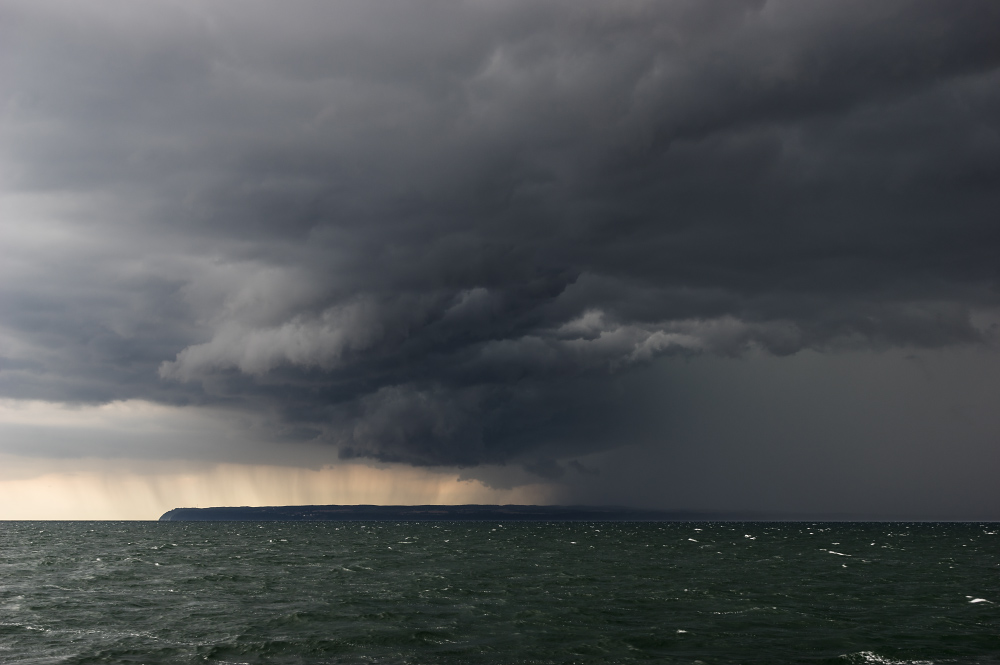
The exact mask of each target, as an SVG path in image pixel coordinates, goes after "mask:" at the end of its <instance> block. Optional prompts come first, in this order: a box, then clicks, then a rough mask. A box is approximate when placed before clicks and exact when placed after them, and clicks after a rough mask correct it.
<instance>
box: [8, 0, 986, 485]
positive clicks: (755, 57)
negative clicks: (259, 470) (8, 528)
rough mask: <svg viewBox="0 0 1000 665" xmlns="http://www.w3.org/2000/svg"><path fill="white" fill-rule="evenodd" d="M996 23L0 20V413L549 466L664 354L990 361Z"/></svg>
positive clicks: (413, 7) (352, 10)
mask: <svg viewBox="0 0 1000 665" xmlns="http://www.w3.org/2000/svg"><path fill="white" fill-rule="evenodd" d="M998 34H1000V4H997V3H996V2H992V1H981V2H975V1H969V2H962V3H953V2H937V1H935V2H923V1H916V0H915V1H900V0H886V1H884V2H878V3H871V2H862V1H852V0H847V1H845V0H838V1H836V2H833V1H831V2H810V3H801V2H794V1H791V0H787V1H781V0H779V1H767V2H763V1H761V2H749V1H747V2H733V3H704V2H696V1H693V0H692V1H679V0H675V1H670V2H643V1H638V0H636V1H629V0H625V1H622V2H588V1H582V2H581V1H579V0H573V1H559V2H518V1H511V2H484V1H479V2H475V1H470V2H435V1H425V2H337V3H318V2H301V3H298V2H293V3H282V4H281V5H277V4H273V3H259V2H244V1H241V2H235V1H233V2H227V1H220V2H211V3H201V2H163V3H156V4H142V5H139V4H136V3H131V2H114V1H110V0H108V1H102V2H97V3H86V4H80V3H75V2H74V3H71V2H44V3H38V2H18V1H14V0H3V1H2V2H0V91H2V92H0V94H2V104H3V106H2V109H3V110H2V116H0V146H2V154H0V183H2V195H0V227H2V238H3V241H2V243H3V246H2V248H0V256H2V257H3V259H2V264H0V275H2V281H0V395H2V396H5V397H11V398H20V399H35V400H49V401H59V402H80V403H105V402H110V401H113V400H123V399H143V400H149V401H153V402H160V403H164V404H170V405H210V406H213V407H217V408H228V409H234V410H236V411H247V412H252V413H254V414H267V415H268V416H269V417H270V418H272V419H273V421H274V422H275V423H277V424H276V427H278V428H279V429H281V431H282V432H283V434H282V436H283V437H284V438H289V439H298V440H310V441H313V442H321V443H326V444H329V445H330V446H331V447H332V448H334V449H336V450H337V451H339V455H340V456H341V457H344V458H365V459H376V460H381V461H385V462H404V463H409V464H416V465H460V466H475V465H479V464H485V463H490V464H499V463H507V462H521V463H523V464H526V465H528V466H529V467H531V468H532V469H533V470H534V471H535V472H536V473H537V474H539V475H542V476H546V474H548V475H552V476H558V475H559V474H560V473H563V472H564V470H563V467H561V466H559V465H558V464H555V463H554V462H552V460H559V459H568V458H570V457H572V456H574V455H585V454H589V453H595V452H598V451H601V450H607V449H610V448H615V447H617V446H621V445H624V444H627V443H632V442H634V441H635V439H636V437H638V436H639V434H638V432H637V429H636V428H638V427H639V425H638V424H637V423H638V420H639V414H638V413H637V409H638V406H637V405H636V404H634V403H633V401H632V400H631V398H630V397H629V396H628V395H626V394H624V393H623V392H622V390H621V389H620V385H619V382H620V380H621V378H622V377H626V376H628V375H630V373H633V372H635V371H636V370H637V369H640V368H644V367H648V366H649V365H650V363H653V362H655V361H656V359H657V358H662V357H664V356H705V355H707V356H724V357H736V356H742V355H744V354H747V353H750V352H753V353H763V354H765V355H768V354H769V355H773V356H788V355H792V354H797V353H800V352H803V351H806V350H809V351H820V352H823V353H838V352H840V351H844V350H865V349H891V348H903V349H937V348H945V347H954V346H962V345H991V344H993V343H994V340H995V336H996V333H997V322H998V321H1000V316H998V311H1000V310H998V306H1000V291H998V284H1000V282H998V279H1000V223H998V222H1000V219H998V213H1000V40H998V39H997V35H998ZM532 465H533V466H532Z"/></svg>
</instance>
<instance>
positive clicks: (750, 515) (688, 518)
mask: <svg viewBox="0 0 1000 665" xmlns="http://www.w3.org/2000/svg"><path fill="white" fill-rule="evenodd" d="M871 519H872V518H870V517H869V518H867V519H865V518H859V517H858V516H856V515H823V516H811V517H810V516H805V515H794V514H779V513H766V512H707V511H706V512H699V511H666V510H643V509H638V508H627V507H623V506H519V505H477V504H466V505H457V506H451V505H424V506H376V505H329V506H259V507H254V506H239V507H225V506H218V507H214V508H174V509H173V510H168V511H167V512H165V513H164V514H163V515H162V516H161V517H160V521H161V522H233V521H235V522H330V521H340V522H361V521H383V522H388V521H394V522H404V521H405V522H428V521H459V520H460V521H482V520H500V521H521V522H525V521H534V522H572V521H578V522H584V521H587V522H600V521H607V522H758V521H759V522H786V521H787V522H798V521H810V522H811V521H820V522H825V521H831V522H838V521H847V522H853V521H870V520H871ZM875 521H880V520H879V519H878V518H876V520H875ZM890 521H897V520H890ZM903 521H908V520H903Z"/></svg>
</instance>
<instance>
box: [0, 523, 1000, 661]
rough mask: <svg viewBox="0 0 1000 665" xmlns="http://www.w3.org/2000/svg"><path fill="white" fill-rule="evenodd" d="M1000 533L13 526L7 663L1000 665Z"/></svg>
mask: <svg viewBox="0 0 1000 665" xmlns="http://www.w3.org/2000/svg"><path fill="white" fill-rule="evenodd" d="M998 532H1000V525H991V524H987V525H982V524H842V523H841V524H804V523H753V524H748V523H703V524H693V523H550V524H538V523H511V522H508V523H503V524H499V523H483V522H446V523H422V524H420V523H399V524H396V523H386V522H381V523H378V522H372V523H335V522H325V523H324V522H319V523H316V522H313V523H288V522H284V523H280V522H279V523H274V522H272V523H248V522H242V523H240V522H227V523H194V522H188V523H184V522H178V523H169V522H165V523H156V522H132V523H128V522H6V523H0V663H202V662H216V663H633V662H658V663H698V662H701V663H839V664H848V663H912V662H934V663H1000V535H998Z"/></svg>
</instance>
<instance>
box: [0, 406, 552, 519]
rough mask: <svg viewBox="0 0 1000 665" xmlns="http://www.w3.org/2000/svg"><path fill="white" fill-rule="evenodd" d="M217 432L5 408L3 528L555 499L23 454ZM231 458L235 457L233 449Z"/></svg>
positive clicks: (148, 411)
mask: <svg viewBox="0 0 1000 665" xmlns="http://www.w3.org/2000/svg"><path fill="white" fill-rule="evenodd" d="M222 429H224V428H223V427H222V424H221V423H220V421H219V420H218V418H216V417H213V415H212V414H211V413H210V412H204V411H201V412H199V411H197V410H194V409H180V408H176V407H167V406H161V405H155V404H150V403H148V402H135V401H133V402H118V403H113V404H106V405H102V406H66V405H59V404H49V403H45V402H26V401H16V400H2V401H0V437H3V439H4V441H3V443H4V444H5V445H4V448H6V449H7V451H10V449H11V447H14V448H15V449H16V450H17V451H18V453H19V454H10V452H8V453H7V454H3V453H0V520H48V519H63V520H88V519H94V520H155V519H157V518H158V517H159V516H160V515H162V514H163V513H165V512H166V511H168V510H170V509H171V508H180V507H189V508H197V507H208V506H267V505H305V504H383V505H414V504H461V503H488V504H498V503H499V504H503V503H548V502H550V501H551V500H552V499H553V498H554V494H553V491H554V488H552V487H551V486H548V485H545V484H534V485H521V486H518V487H514V488H511V489H495V488H491V487H487V486H486V485H484V484H483V483H482V482H480V481H478V480H462V479H460V476H459V473H458V472H457V471H455V470H434V469H425V468H413V467H408V466H403V465H383V466H379V467H374V466H368V465H366V464H362V463H356V462H351V463H338V464H322V465H321V464H312V465H311V466H312V468H305V467H304V466H294V465H292V464H291V463H289V464H274V463H266V462H265V463H260V462H258V463H246V462H245V463H240V462H221V463H220V462H213V461H210V460H209V461H206V460H202V461H199V460H191V459H188V460H184V459H173V460H169V459H167V460H165V459H155V458H151V459H141V458H128V457H124V456H118V457H108V458H97V457H85V458H76V457H71V456H67V455H66V454H63V456H61V457H57V456H54V455H48V456H46V455H44V454H43V453H44V451H41V450H40V451H39V453H38V454H37V455H35V454H30V453H29V454H26V453H25V451H28V450H31V447H32V443H33V441H35V440H38V441H42V440H44V441H46V442H48V443H47V444H46V445H49V444H51V441H52V440H53V439H58V441H59V443H60V445H62V446H63V447H64V449H65V450H67V451H72V449H73V447H74V442H75V441H77V439H78V438H80V437H87V438H88V439H89V440H91V441H92V440H93V438H94V437H95V436H97V437H105V436H107V437H109V438H110V437H117V440H119V441H120V440H125V441H132V440H133V439H134V440H135V447H136V449H137V450H146V451H148V450H149V449H150V447H151V446H152V445H154V444H155V445H158V446H163V445H168V443H169V442H170V441H171V440H181V439H182V438H183V439H185V440H189V439H190V438H191V437H199V436H201V437H205V438H206V441H208V442H209V443H208V444H206V445H217V443H218V442H217V441H216V440H215V439H214V438H213V437H215V435H217V434H218V433H219V432H220V431H222ZM13 444H17V445H16V446H15V445H13ZM230 444H231V442H230ZM256 445H257V448H255V450H257V451H259V450H261V447H260V443H259V442H257V444H256ZM249 446H250V444H249V443H248V444H247V447H249ZM279 450H280V449H279ZM231 452H232V454H233V455H234V456H235V455H237V454H239V452H240V449H239V448H234V449H232V451H231ZM272 457H273V455H272Z"/></svg>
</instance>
